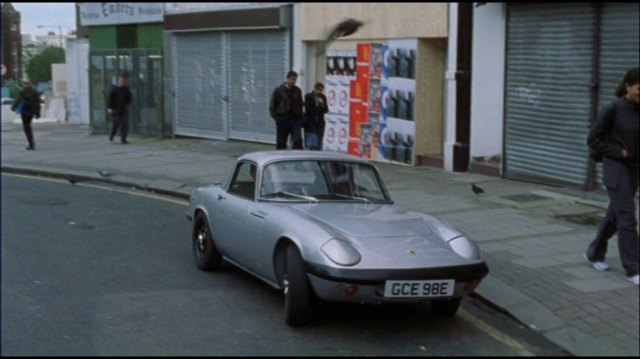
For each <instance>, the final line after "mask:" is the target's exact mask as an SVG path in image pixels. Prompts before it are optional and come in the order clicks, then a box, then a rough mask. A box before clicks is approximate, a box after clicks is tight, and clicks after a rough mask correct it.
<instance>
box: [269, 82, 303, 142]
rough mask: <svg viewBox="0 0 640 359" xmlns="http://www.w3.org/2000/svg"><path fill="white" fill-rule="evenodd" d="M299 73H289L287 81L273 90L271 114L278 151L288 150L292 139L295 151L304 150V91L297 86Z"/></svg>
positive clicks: (270, 102)
mask: <svg viewBox="0 0 640 359" xmlns="http://www.w3.org/2000/svg"><path fill="white" fill-rule="evenodd" d="M297 80H298V73H296V72H295V71H289V73H287V80H286V81H285V82H284V83H283V84H282V85H279V86H278V87H276V88H275V90H273V93H272V94H271V100H270V101H269V114H270V115H271V117H272V118H273V119H274V121H275V122H276V150H286V149H287V139H288V138H289V137H291V142H292V145H291V147H292V148H293V149H300V150H301V149H302V106H303V104H304V102H303V100H302V90H300V88H299V87H298V86H296V81H297Z"/></svg>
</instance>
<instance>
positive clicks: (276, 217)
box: [186, 151, 489, 326]
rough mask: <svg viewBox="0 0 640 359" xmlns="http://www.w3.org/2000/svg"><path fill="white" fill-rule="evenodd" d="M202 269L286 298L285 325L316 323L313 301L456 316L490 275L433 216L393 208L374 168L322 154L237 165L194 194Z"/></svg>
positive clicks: (254, 157) (268, 157) (262, 157)
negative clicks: (239, 272) (228, 269)
mask: <svg viewBox="0 0 640 359" xmlns="http://www.w3.org/2000/svg"><path fill="white" fill-rule="evenodd" d="M186 215H187V218H189V220H190V221H192V223H193V231H192V245H193V255H194V260H195V263H196V266H197V267H198V268H200V269H202V270H215V269H216V268H218V267H219V266H220V263H221V262H222V260H223V259H224V260H226V261H228V262H230V263H232V264H234V265H236V266H238V267H240V268H242V269H244V270H246V271H247V272H249V273H251V274H253V275H255V276H256V277H258V278H260V279H262V280H263V281H265V282H267V283H268V284H270V285H271V286H273V287H274V288H277V289H282V290H283V291H284V296H285V304H284V308H285V321H286V323H287V324H289V325H292V326H298V325H304V324H306V323H308V322H309V320H310V319H311V315H312V313H313V303H314V301H315V299H316V298H320V299H323V300H326V301H337V302H357V303H383V302H417V301H430V302H431V303H430V306H431V310H432V311H433V312H434V313H436V314H439V315H445V316H453V315H454V314H455V313H456V311H457V310H458V307H459V305H460V300H461V297H462V296H464V295H467V294H469V293H470V292H472V291H473V290H474V289H475V288H476V286H477V285H478V284H479V282H480V280H481V279H482V278H483V277H484V276H485V275H486V274H487V273H488V272H489V269H488V267H487V265H486V263H485V261H484V259H483V257H482V254H481V253H480V250H479V249H478V247H477V246H476V244H475V243H474V242H472V241H471V240H470V239H469V238H467V237H466V236H465V235H464V234H462V233H461V232H459V231H458V230H456V229H455V228H453V227H451V226H450V225H448V224H447V223H444V222H442V221H440V220H438V219H436V218H434V217H432V216H430V215H427V214H423V213H417V212H410V211H407V210H404V209H402V208H400V207H398V206H397V205H395V204H394V203H393V202H392V200H391V197H390V196H389V192H388V191H387V189H386V187H385V185H384V183H383V182H382V178H381V176H380V173H379V172H378V170H377V169H376V167H375V166H373V165H372V164H371V162H369V161H367V160H364V159H361V158H357V157H352V156H348V155H342V154H336V153H327V152H319V151H265V152H254V153H249V154H245V155H243V156H240V157H239V158H238V159H237V161H236V164H235V168H234V169H233V172H232V173H231V174H230V175H229V176H228V177H227V179H226V181H225V182H224V183H222V184H214V185H210V186H204V187H200V188H197V189H195V190H194V191H193V193H192V194H191V198H190V204H189V208H188V210H187V213H186Z"/></svg>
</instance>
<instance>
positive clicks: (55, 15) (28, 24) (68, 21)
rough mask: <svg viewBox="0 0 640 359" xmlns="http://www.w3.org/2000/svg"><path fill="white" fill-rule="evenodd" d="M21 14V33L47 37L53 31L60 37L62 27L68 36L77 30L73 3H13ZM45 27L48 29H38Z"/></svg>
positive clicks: (64, 33) (63, 32)
mask: <svg viewBox="0 0 640 359" xmlns="http://www.w3.org/2000/svg"><path fill="white" fill-rule="evenodd" d="M11 5H13V8H14V9H16V10H17V11H19V12H20V33H21V34H29V35H31V36H32V39H33V36H35V35H46V34H47V33H48V32H49V31H53V32H55V33H56V35H58V26H61V27H62V34H63V35H66V34H68V33H69V32H70V31H72V30H75V29H76V12H75V5H74V3H72V2H60V3H53V2H51V3H29V2H26V3H17V2H14V3H11ZM38 25H45V26H47V27H46V28H40V29H39V28H38V27H37V26H38Z"/></svg>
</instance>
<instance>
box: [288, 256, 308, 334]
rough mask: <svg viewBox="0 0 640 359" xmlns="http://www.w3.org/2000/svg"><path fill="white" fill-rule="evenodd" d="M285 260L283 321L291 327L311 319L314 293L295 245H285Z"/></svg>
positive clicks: (303, 323)
mask: <svg viewBox="0 0 640 359" xmlns="http://www.w3.org/2000/svg"><path fill="white" fill-rule="evenodd" d="M286 261H287V262H286V267H285V268H286V272H285V275H284V278H283V282H284V283H283V284H284V312H285V322H286V323H287V324H288V325H290V326H292V327H297V326H302V325H305V324H307V323H308V322H309V320H310V319H311V313H312V300H313V295H314V293H313V291H312V289H311V286H310V285H309V280H308V279H307V273H306V271H305V269H304V262H303V261H302V257H301V256H300V252H299V251H298V249H297V248H296V247H295V246H293V245H290V246H288V247H287V257H286Z"/></svg>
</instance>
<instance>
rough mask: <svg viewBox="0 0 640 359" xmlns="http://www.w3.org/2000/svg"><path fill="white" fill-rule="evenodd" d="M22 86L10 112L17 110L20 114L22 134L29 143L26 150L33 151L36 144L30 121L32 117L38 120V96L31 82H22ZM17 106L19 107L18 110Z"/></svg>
mask: <svg viewBox="0 0 640 359" xmlns="http://www.w3.org/2000/svg"><path fill="white" fill-rule="evenodd" d="M22 85H23V88H22V91H20V94H19V95H18V98H16V100H15V101H14V102H13V105H12V106H11V111H16V110H18V111H19V112H20V117H21V118H22V128H23V129H24V134H25V135H26V136H27V142H29V146H28V147H27V150H35V149H36V144H35V142H34V140H33V130H32V129H31V121H32V120H33V117H34V116H35V118H40V97H39V96H38V91H36V89H34V88H33V87H32V86H31V81H29V80H24V81H23V82H22ZM18 106H21V107H20V108H18Z"/></svg>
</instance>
